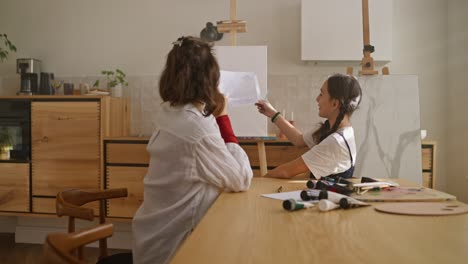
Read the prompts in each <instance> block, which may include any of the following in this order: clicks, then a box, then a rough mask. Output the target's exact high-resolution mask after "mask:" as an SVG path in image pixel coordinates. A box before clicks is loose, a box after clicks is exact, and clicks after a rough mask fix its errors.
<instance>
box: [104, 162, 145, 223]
mask: <svg viewBox="0 0 468 264" xmlns="http://www.w3.org/2000/svg"><path fill="white" fill-rule="evenodd" d="M147 170H148V168H147V167H130V166H108V167H107V173H106V174H107V175H106V176H107V186H106V188H108V189H112V188H127V190H128V197H126V198H119V199H110V200H107V203H108V204H107V205H108V206H107V216H109V217H128V218H132V217H133V215H134V214H135V212H136V210H137V209H138V207H140V205H141V203H142V202H143V178H144V177H145V175H146V171H147Z"/></svg>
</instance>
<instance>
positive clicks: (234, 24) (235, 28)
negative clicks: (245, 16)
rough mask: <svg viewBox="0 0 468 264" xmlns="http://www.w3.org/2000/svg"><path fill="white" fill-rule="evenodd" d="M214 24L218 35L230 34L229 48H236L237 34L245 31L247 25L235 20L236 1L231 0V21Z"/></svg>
mask: <svg viewBox="0 0 468 264" xmlns="http://www.w3.org/2000/svg"><path fill="white" fill-rule="evenodd" d="M216 24H217V28H218V32H219V33H230V34H231V46H236V45H237V32H239V33H244V32H246V31H247V28H246V27H247V23H246V22H245V21H244V20H237V0H231V20H222V21H218V22H217V23H216Z"/></svg>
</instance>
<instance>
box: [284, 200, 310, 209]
mask: <svg viewBox="0 0 468 264" xmlns="http://www.w3.org/2000/svg"><path fill="white" fill-rule="evenodd" d="M312 206H314V204H312V203H310V202H303V201H297V200H294V199H288V200H284V201H283V208H284V210H287V211H296V210H300V209H306V208H310V207H312Z"/></svg>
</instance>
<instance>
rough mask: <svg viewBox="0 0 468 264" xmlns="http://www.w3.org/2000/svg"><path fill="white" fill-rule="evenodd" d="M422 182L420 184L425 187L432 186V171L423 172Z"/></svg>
mask: <svg viewBox="0 0 468 264" xmlns="http://www.w3.org/2000/svg"><path fill="white" fill-rule="evenodd" d="M422 175H423V182H422V185H423V186H424V187H427V188H433V186H432V173H430V172H423V174H422Z"/></svg>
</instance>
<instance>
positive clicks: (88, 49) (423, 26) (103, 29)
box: [0, 0, 455, 192]
mask: <svg viewBox="0 0 468 264" xmlns="http://www.w3.org/2000/svg"><path fill="white" fill-rule="evenodd" d="M394 7H395V10H394V25H393V28H394V37H393V39H394V43H393V47H394V50H393V61H392V62H391V63H390V64H389V66H390V72H391V73H392V74H416V75H418V76H419V81H420V104H421V127H422V128H424V129H427V130H428V139H431V140H436V141H437V142H438V147H439V148H438V149H439V152H438V156H437V157H438V160H437V162H438V171H437V177H438V179H437V186H436V187H437V188H439V189H441V190H446V186H455V185H454V184H446V172H447V170H446V158H445V157H446V155H445V154H446V152H447V116H448V115H450V113H449V112H448V111H447V108H448V98H447V89H448V88H447V59H446V57H447V43H446V40H447V19H448V18H447V13H448V11H447V1H446V0H411V1H408V0H395V3H394ZM238 18H239V19H244V20H247V30H248V32H247V33H243V34H240V35H239V37H238V44H239V45H268V71H269V75H270V76H273V75H274V76H275V78H276V79H277V77H284V82H285V87H286V88H285V89H292V88H294V87H295V86H298V84H297V81H293V82H289V81H288V80H294V78H296V79H297V78H298V77H302V76H309V75H327V74H329V73H332V72H344V71H345V67H347V66H350V64H349V63H313V62H303V61H301V60H300V51H301V49H300V0H288V1H284V0H255V1H238ZM224 19H229V1H228V0H224V1H219V0H198V1H188V0H185V1H182V0H165V1H163V0H159V1H150V0H133V1H124V0H99V1H96V0H82V1H72V0H41V1H35V0H2V4H1V5H0V32H6V33H8V35H9V36H10V38H11V40H13V41H14V42H15V44H17V47H18V54H17V55H16V56H12V57H11V58H10V60H9V61H8V62H7V63H4V64H0V75H2V74H3V76H10V77H11V76H15V77H16V74H15V72H14V68H15V66H14V65H15V59H16V58H17V57H35V58H38V59H41V60H42V61H43V63H44V70H46V71H52V72H55V73H56V74H57V75H59V76H76V77H80V76H89V75H94V76H96V75H98V73H99V71H100V70H101V69H104V68H115V67H121V68H123V69H125V70H126V72H127V73H128V74H129V75H133V76H138V75H153V76H154V75H158V74H159V72H160V71H161V68H162V65H163V60H164V58H165V55H166V53H167V52H168V51H169V48H170V47H171V45H170V43H171V42H172V41H174V40H175V39H176V38H177V37H178V36H180V35H190V34H193V35H197V34H198V33H199V32H200V30H201V29H202V27H203V26H204V24H205V22H207V21H213V22H214V21H216V20H224ZM228 42H229V38H228V36H226V37H225V38H224V39H223V40H222V41H221V43H220V44H221V45H222V44H227V43H228ZM376 48H377V49H378V47H376ZM352 66H353V65H352ZM354 66H356V67H357V65H354ZM356 70H357V68H356ZM276 79H275V80H276ZM1 83H2V81H1V78H0V86H1ZM269 83H271V82H270V80H269ZM11 85H16V82H11V81H10V82H5V81H4V82H3V86H4V87H0V89H7V87H5V86H9V87H10V86H11ZM292 90H294V89H292ZM295 91H296V90H294V92H295ZM297 91H301V90H297ZM271 96H273V97H274V96H275V95H271ZM298 97H299V96H298ZM313 100H314V99H313V98H311V99H310V101H311V103H312V104H313ZM313 106H315V104H314V105H313ZM311 107H312V106H311ZM295 115H296V116H297V119H298V120H300V119H301V118H302V119H303V120H306V119H307V113H303V114H302V115H303V116H302V117H301V116H300V115H301V113H297V112H296V113H295ZM299 125H300V124H299ZM447 179H452V177H450V176H449V177H447ZM450 188H452V187H450ZM453 188H455V187H453ZM448 191H449V192H451V191H452V190H451V189H448Z"/></svg>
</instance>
